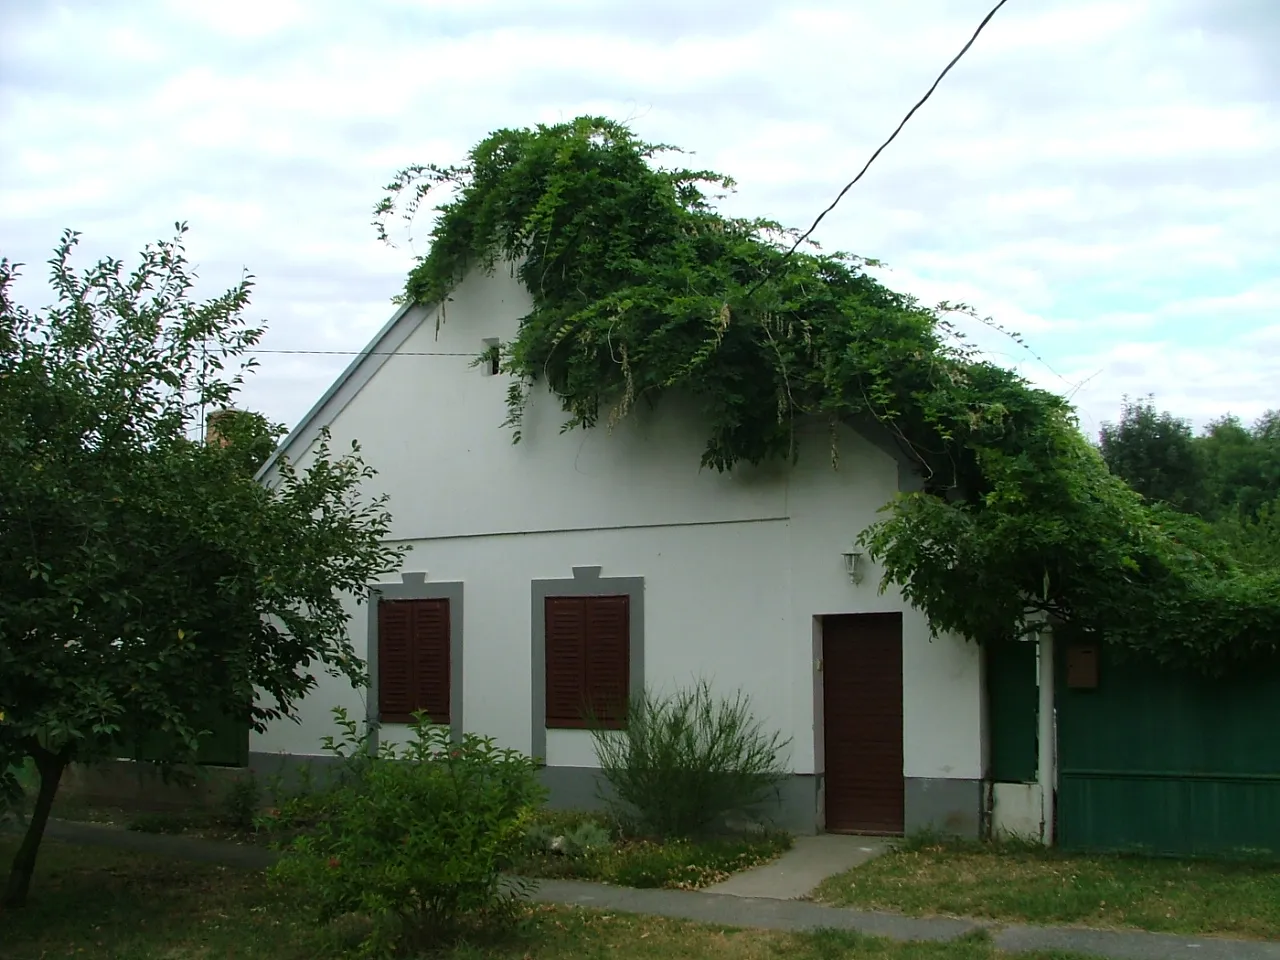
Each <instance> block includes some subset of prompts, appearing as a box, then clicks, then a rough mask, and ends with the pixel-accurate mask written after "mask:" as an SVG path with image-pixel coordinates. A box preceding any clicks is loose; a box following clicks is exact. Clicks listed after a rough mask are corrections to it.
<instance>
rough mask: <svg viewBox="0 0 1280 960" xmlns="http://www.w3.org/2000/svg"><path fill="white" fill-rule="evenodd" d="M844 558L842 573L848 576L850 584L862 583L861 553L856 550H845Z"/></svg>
mask: <svg viewBox="0 0 1280 960" xmlns="http://www.w3.org/2000/svg"><path fill="white" fill-rule="evenodd" d="M843 556H844V572H845V573H847V574H848V575H849V582H850V583H861V582H862V552H861V551H859V550H858V549H856V548H853V549H850V550H846V551H845V552H844V554H843Z"/></svg>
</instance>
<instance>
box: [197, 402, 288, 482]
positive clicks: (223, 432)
mask: <svg viewBox="0 0 1280 960" xmlns="http://www.w3.org/2000/svg"><path fill="white" fill-rule="evenodd" d="M205 420H206V423H207V429H206V433H205V439H206V441H207V442H210V443H217V444H219V445H221V446H222V447H224V448H225V449H226V451H227V454H228V456H231V457H233V458H234V459H235V460H236V462H237V463H238V464H239V466H240V468H241V469H242V470H243V471H244V472H245V473H246V474H247V475H248V476H251V477H252V476H254V475H255V474H256V473H257V472H258V470H259V469H260V468H261V467H262V465H263V464H264V463H266V462H267V460H268V459H270V457H271V454H272V453H274V452H275V449H276V445H277V444H278V443H279V442H280V438H281V437H283V436H284V435H285V433H287V432H288V431H287V429H286V428H285V426H284V425H283V424H279V423H272V422H271V421H270V420H268V419H267V418H266V417H264V416H263V415H262V414H260V413H254V412H253V411H251V410H218V411H216V412H214V413H211V414H209V415H208V416H207V417H206V418H205Z"/></svg>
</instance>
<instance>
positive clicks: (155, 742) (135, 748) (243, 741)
mask: <svg viewBox="0 0 1280 960" xmlns="http://www.w3.org/2000/svg"><path fill="white" fill-rule="evenodd" d="M192 725H193V726H194V727H195V728H196V729H197V730H207V731H209V732H208V733H207V734H206V735H205V736H203V737H201V738H200V749H199V751H198V752H197V753H196V763H199V764H202V765H206V766H215V767H244V766H248V764H249V723H248V721H247V720H244V719H241V718H237V717H230V716H227V715H226V714H225V713H224V712H223V711H221V710H218V709H214V708H210V709H207V710H204V711H202V712H201V713H199V714H198V715H196V716H195V717H194V718H192ZM174 743H175V741H174V739H173V738H172V736H170V735H166V734H163V733H155V732H152V733H147V734H144V735H142V736H141V737H138V738H137V739H133V738H126V739H125V740H123V741H122V744H121V748H120V756H121V757H122V758H125V759H130V760H149V761H153V762H154V761H159V760H163V759H165V758H166V757H169V756H172V753H173V747H174Z"/></svg>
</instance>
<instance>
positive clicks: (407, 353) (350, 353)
mask: <svg viewBox="0 0 1280 960" xmlns="http://www.w3.org/2000/svg"><path fill="white" fill-rule="evenodd" d="M1008 2H1009V0H1000V2H999V3H997V4H996V5H995V6H994V7H992V8H991V11H990V12H989V13H988V14H987V15H986V16H985V17H983V18H982V22H981V23H979V24H978V28H977V29H976V30H974V31H973V36H971V37H970V38H969V40H968V42H967V43H965V45H964V46H963V47H961V48H960V52H959V53H957V54H956V55H955V56H954V57H952V58H951V62H950V63H948V64H947V65H946V66H945V67H943V69H942V72H941V73H940V74H938V77H937V79H936V80H934V81H933V85H932V86H930V87H929V89H928V90H927V91H925V95H924V96H923V97H921V98H920V99H919V100H918V101H917V102H916V104H915V106H913V107H912V108H911V109H910V110H908V111H907V115H906V116H905V117H903V118H902V121H901V122H900V123H899V124H898V126H897V127H896V128H895V129H894V131H893V133H891V134H889V139H887V140H885V142H884V143H882V144H880V146H879V147H877V148H876V151H875V153H873V154H871V159H869V160H868V161H867V162H866V163H865V164H863V167H862V169H861V170H859V171H858V175H857V176H856V177H854V178H853V179H852V180H850V181H849V182H848V183H846V184H845V185H844V189H842V190H841V191H840V192H839V193H838V194H836V198H835V199H834V200H832V201H831V203H830V204H829V205H828V206H827V208H826V209H825V210H823V211H822V212H821V213H820V214H818V216H817V218H816V219H815V220H814V221H813V223H812V224H810V225H809V229H808V230H806V231H805V232H804V233H802V234H801V235H800V236H799V237H798V238H797V239H796V242H795V243H793V244H792V245H791V249H789V250H788V251H787V252H786V253H784V254H783V255H782V259H780V260H778V261H777V262H776V263H774V265H773V267H772V269H770V270H769V271H768V272H767V273H765V275H764V276H763V277H761V278H760V280H759V281H757V282H756V284H755V286H753V287H752V288H751V289H750V290H748V291H747V296H746V298H744V299H747V298H750V297H751V295H752V294H753V293H755V292H756V291H757V290H759V289H760V288H761V287H762V286H764V285H765V284H766V283H767V282H768V281H769V280H770V279H771V278H772V277H773V275H774V274H775V273H776V272H777V270H778V269H779V268H780V267H781V266H782V265H783V264H784V263H785V262H786V261H787V260H788V258H790V257H791V255H792V254H793V253H795V252H796V250H798V249H799V248H800V244H802V243H804V242H805V241H806V240H808V239H809V237H810V236H812V235H813V232H814V231H815V230H817V229H818V224H820V223H822V220H823V218H824V217H826V215H827V214H828V213H830V212H831V211H832V210H834V209H835V208H836V205H837V204H838V203H839V202H840V201H841V200H843V199H844V195H845V194H846V193H848V192H849V190H850V189H852V187H853V186H854V184H856V183H857V182H858V181H859V180H861V179H862V177H863V175H864V174H866V172H867V171H868V170H869V169H870V168H871V164H873V163H875V162H876V158H877V157H879V156H880V154H881V153H883V152H884V150H885V148H886V147H888V146H889V144H891V143H893V141H894V140H895V139H896V138H897V136H898V134H899V133H901V132H902V128H903V127H905V126H906V125H907V121H909V120H910V119H911V118H912V117H913V116H915V113H916V111H917V110H919V109H920V108H921V107H923V106H924V105H925V103H926V102H927V101H928V99H929V98H930V97H931V96H933V92H934V91H935V90H937V89H938V85H939V84H940V83H942V80H943V78H944V77H946V75H947V74H948V73H950V72H951V68H952V67H954V66H955V65H956V64H957V63H959V62H960V59H961V57H963V56H964V55H965V54H966V53H968V52H969V48H970V47H972V46H973V44H974V41H976V40H977V39H978V36H979V34H981V33H982V31H983V30H985V29H986V26H987V24H988V23H990V22H991V20H992V18H993V17H995V15H996V14H997V13H999V12H1000V8H1001V7H1003V6H1004V5H1005V4H1006V3H1008ZM245 353H256V354H268V353H269V354H276V355H292V356H342V357H355V356H361V355H368V356H374V357H377V356H397V357H471V358H473V359H474V358H475V357H476V356H478V354H476V353H448V352H431V351H413V350H395V351H380V350H246V351H245ZM1041 362H1043V361H1041ZM1046 366H1048V364H1046Z"/></svg>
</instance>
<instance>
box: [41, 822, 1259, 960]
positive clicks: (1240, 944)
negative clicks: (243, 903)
mask: <svg viewBox="0 0 1280 960" xmlns="http://www.w3.org/2000/svg"><path fill="white" fill-rule="evenodd" d="M47 835H48V836H49V837H50V838H51V839H55V840H62V841H64V842H67V843H78V844H86V845H94V846H108V847H117V848H122V849H128V850H139V851H144V852H147V853H155V854H159V855H161V856H167V857H174V858H178V859H186V860H199V861H202V862H205V863H223V864H227V865H228V866H238V867H245V868H249V869H260V868H262V867H265V866H268V865H269V864H270V863H272V862H273V861H274V860H275V854H274V853H272V852H271V851H270V850H263V849H262V848H261V847H253V846H248V845H241V844H236V843H227V842H224V841H216V840H200V839H196V838H193V837H178V836H171V835H164V834H147V833H135V832H132V831H127V830H121V829H119V828H117V827H104V826H100V825H96V824H87V823H71V822H68V821H51V822H50V824H49V827H48V834H47ZM534 897H535V898H536V899H537V900H540V901H542V902H544V903H561V904H568V905H574V906H580V907H586V908H590V909H594V910H615V911H618V912H620V913H643V914H650V915H653V916H660V917H674V918H677V919H684V920H693V921H698V922H703V923H714V924H722V925H725V926H734V927H755V928H758V929H764V930H819V929H837V930H856V931H858V932H860V933H866V934H870V935H873V936H879V937H888V938H890V939H892V940H935V941H937V940H951V939H954V938H955V937H959V936H962V935H963V934H965V933H969V932H971V931H973V930H978V929H983V928H985V929H987V930H989V931H990V932H991V937H992V940H993V941H994V943H995V945H996V946H997V947H999V948H1000V949H1002V950H1008V951H1032V950H1064V951H1074V952H1076V953H1079V954H1084V955H1089V956H1095V957H1112V958H1116V960H1280V943H1260V942H1257V941H1247V940H1226V939H1221V938H1218V937H1183V936H1174V935H1171V934H1163V933H1145V932H1142V931H1111V930H1087V929H1083V928H1077V927H1031V926H1021V925H1016V924H1014V925H998V924H995V923H986V922H980V921H975V920H961V919H952V918H948V917H904V916H900V915H898V914H892V913H872V912H868V911H862V910H850V909H847V908H844V907H828V906H823V905H821V904H817V903H809V902H806V901H802V900H783V899H778V898H764V897H741V896H725V895H724V894H723V893H719V894H716V893H707V892H705V891H686V890H632V889H630V888H627V887H611V886H607V885H605V884H601V883H583V882H581V881H576V880H544V881H542V882H541V883H540V884H539V885H538V888H537V891H536V893H535V894H534Z"/></svg>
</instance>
